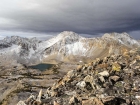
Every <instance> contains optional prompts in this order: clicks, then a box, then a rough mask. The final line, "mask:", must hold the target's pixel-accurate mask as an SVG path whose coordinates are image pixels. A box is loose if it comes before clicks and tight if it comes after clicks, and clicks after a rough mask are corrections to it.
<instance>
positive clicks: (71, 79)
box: [17, 49, 140, 105]
mask: <svg viewBox="0 0 140 105" xmlns="http://www.w3.org/2000/svg"><path fill="white" fill-rule="evenodd" d="M45 91H46V92H44V93H43V92H42V89H41V90H40V92H39V95H31V96H30V97H29V98H28V99H27V100H22V101H19V102H18V104H17V105H140V51H139V50H138V49H133V50H131V51H125V52H124V53H123V54H121V55H120V54H119V55H111V56H107V57H105V58H103V59H99V58H97V59H96V60H93V61H92V62H90V63H89V64H85V65H79V66H78V67H77V68H75V69H73V70H70V71H69V72H68V73H67V74H66V75H65V76H64V77H63V78H61V79H60V80H58V81H57V82H56V83H54V84H53V86H51V87H49V88H48V89H46V90H45Z"/></svg>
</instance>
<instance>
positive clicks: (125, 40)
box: [102, 32, 140, 46]
mask: <svg viewBox="0 0 140 105" xmlns="http://www.w3.org/2000/svg"><path fill="white" fill-rule="evenodd" d="M102 38H111V39H114V40H118V41H119V42H120V43H122V44H125V45H127V46H129V45H130V46H131V45H140V43H139V42H138V41H137V40H135V39H133V38H132V37H131V36H130V35H129V34H127V33H126V32H123V33H115V32H114V33H106V34H104V35H103V36H102Z"/></svg>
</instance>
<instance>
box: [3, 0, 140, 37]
mask: <svg viewBox="0 0 140 105" xmlns="http://www.w3.org/2000/svg"><path fill="white" fill-rule="evenodd" d="M139 4H140V0H122V1H119V0H3V1H1V3H0V7H1V9H0V29H1V30H11V31H22V32H28V31H30V32H38V33H47V32H61V31H65V30H67V31H74V32H77V33H80V34H92V35H98V34H99V33H105V32H128V33H131V32H132V31H139V30H140V11H139V10H140V6H139Z"/></svg>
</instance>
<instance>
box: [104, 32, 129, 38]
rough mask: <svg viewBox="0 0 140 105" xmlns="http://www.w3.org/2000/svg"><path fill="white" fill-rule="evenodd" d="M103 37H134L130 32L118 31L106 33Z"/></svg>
mask: <svg viewBox="0 0 140 105" xmlns="http://www.w3.org/2000/svg"><path fill="white" fill-rule="evenodd" d="M102 38H117V39H119V38H132V37H131V36H130V35H129V34H128V33H126V32H123V33H117V32H113V33H105V34H104V35H103V36H102Z"/></svg>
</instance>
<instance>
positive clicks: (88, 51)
mask: <svg viewBox="0 0 140 105" xmlns="http://www.w3.org/2000/svg"><path fill="white" fill-rule="evenodd" d="M139 45H140V42H139V41H137V40H135V39H133V38H132V37H130V36H129V35H128V34H127V33H121V34H119V33H108V34H105V35H103V36H102V37H100V38H84V37H81V36H79V35H78V34H76V33H74V32H69V31H64V32H62V33H60V34H59V35H57V36H56V37H54V38H51V39H49V40H47V41H39V40H37V39H36V38H32V39H27V38H22V37H18V36H12V37H6V38H5V39H4V40H1V41H0V59H2V62H3V63H4V64H6V63H7V64H8V63H9V64H11V62H14V63H23V64H35V63H39V62H46V61H51V60H55V61H75V62H77V61H79V60H83V61H85V60H91V59H94V58H97V57H99V58H103V57H105V56H107V55H111V54H121V53H123V52H124V51H125V50H130V49H132V48H136V47H139ZM2 62H1V63H2ZM14 63H13V64H14Z"/></svg>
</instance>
